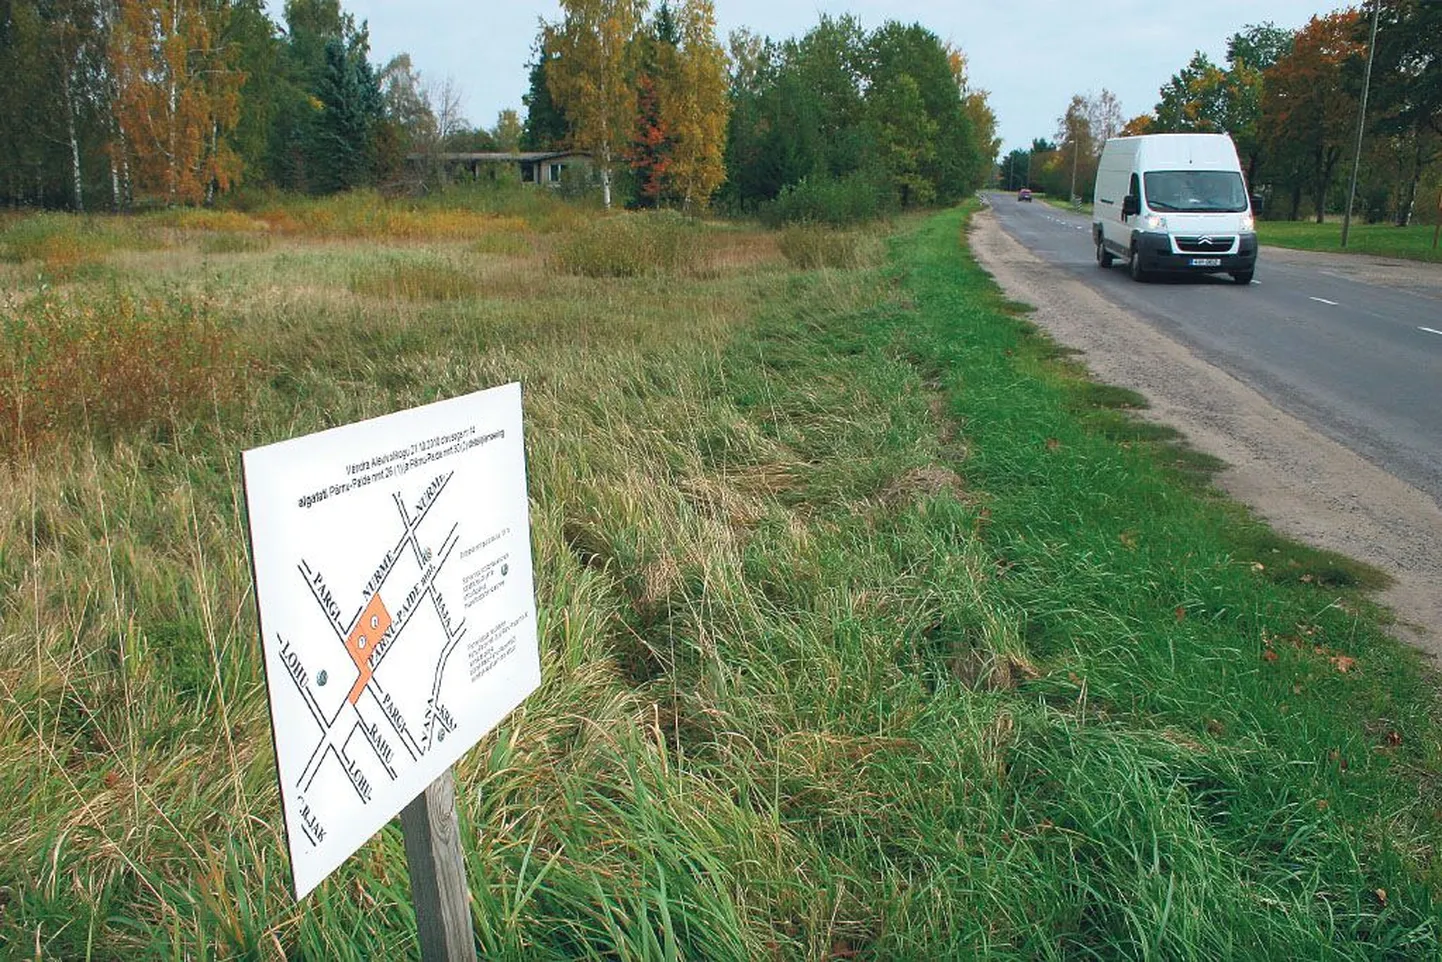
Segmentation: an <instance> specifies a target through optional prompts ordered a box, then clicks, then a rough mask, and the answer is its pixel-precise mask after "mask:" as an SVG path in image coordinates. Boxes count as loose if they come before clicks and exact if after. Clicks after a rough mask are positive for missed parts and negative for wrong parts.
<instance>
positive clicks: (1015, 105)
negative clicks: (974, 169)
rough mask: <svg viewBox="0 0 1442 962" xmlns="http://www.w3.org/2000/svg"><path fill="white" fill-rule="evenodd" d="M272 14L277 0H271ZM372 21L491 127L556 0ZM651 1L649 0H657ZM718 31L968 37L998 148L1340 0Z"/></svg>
mask: <svg viewBox="0 0 1442 962" xmlns="http://www.w3.org/2000/svg"><path fill="white" fill-rule="evenodd" d="M268 2H269V5H270V9H271V12H272V15H273V16H274V17H276V19H280V9H281V7H282V2H281V0H268ZM341 2H342V6H343V7H344V9H345V10H347V11H348V12H350V13H352V14H354V15H355V17H356V19H357V20H365V21H368V22H369V23H370V37H371V59H372V60H373V61H375V62H377V63H384V62H385V61H387V60H389V59H390V58H391V57H392V56H393V55H395V54H397V53H401V52H406V53H409V54H410V55H411V61H412V63H413V64H414V65H415V68H416V69H417V70H419V71H420V72H421V76H422V78H423V79H424V80H426V81H428V82H435V81H439V80H442V79H443V78H445V77H447V76H449V77H451V78H453V79H454V80H455V82H456V83H457V84H458V85H459V86H460V89H461V92H462V95H463V103H464V112H465V115H466V117H467V119H468V120H469V121H470V122H471V123H472V124H473V125H476V126H480V127H492V126H494V125H495V122H496V115H497V114H498V113H499V112H500V111H501V110H502V109H504V108H506V107H513V108H515V109H517V110H520V111H522V116H523V117H524V110H523V108H522V106H521V95H522V94H524V93H525V91H526V81H527V74H526V67H525V64H526V62H527V61H528V60H529V59H530V57H531V53H530V51H531V46H532V44H533V43H534V41H535V38H536V34H537V32H538V30H539V27H538V24H539V22H540V20H541V19H543V18H544V19H546V20H557V19H559V16H560V6H559V4H558V3H557V2H556V0H513V2H498V0H479V2H475V0H472V2H465V0H341ZM653 2H654V0H653ZM715 3H716V19H717V26H718V33H719V35H720V38H721V41H722V43H723V44H724V43H725V38H726V35H727V34H728V33H729V32H730V31H731V30H733V29H735V28H737V27H743V26H744V27H749V28H750V29H752V30H754V31H755V32H757V33H759V34H762V35H764V36H769V37H771V38H772V39H776V40H781V39H785V38H787V37H794V36H800V35H801V34H803V33H805V32H806V31H807V30H808V29H809V28H810V27H811V26H813V25H814V24H815V23H816V22H817V20H818V19H820V16H821V14H823V13H827V14H832V15H839V14H842V13H851V14H854V15H855V16H856V17H857V18H858V19H860V21H861V22H862V25H863V26H864V27H866V28H867V29H871V28H874V27H876V26H879V25H880V24H881V23H883V22H885V21H886V20H900V21H902V22H905V23H911V22H917V23H920V24H922V25H923V26H925V27H926V28H928V29H929V30H931V31H932V32H933V33H935V34H936V35H937V36H939V37H941V39H943V40H949V41H951V42H952V43H954V44H956V45H957V46H959V47H960V48H961V49H962V50H963V51H965V53H966V55H967V58H968V60H969V61H970V64H971V82H972V84H973V86H977V87H981V88H983V89H985V90H987V91H989V92H990V98H989V101H990V103H991V107H992V110H994V111H995V112H996V116H997V124H998V133H999V134H1000V136H1001V138H1002V140H1003V141H1004V144H1003V148H1002V150H1003V152H1005V151H1007V150H1010V149H1012V148H1013V147H1025V146H1027V145H1029V144H1030V143H1031V140H1032V138H1033V137H1047V138H1051V137H1052V136H1053V135H1054V134H1055V132H1056V127H1057V118H1058V117H1059V116H1061V114H1062V113H1063V112H1064V111H1065V110H1066V106H1067V104H1068V103H1069V102H1070V100H1071V96H1072V94H1074V93H1081V94H1095V93H1099V92H1100V91H1101V90H1102V88H1103V87H1105V88H1107V89H1109V90H1111V91H1112V92H1113V93H1115V94H1116V95H1117V97H1118V98H1120V100H1121V104H1122V110H1123V112H1124V113H1125V114H1126V116H1127V117H1132V116H1135V115H1136V114H1140V113H1145V112H1147V111H1149V110H1151V108H1152V106H1153V105H1154V104H1155V103H1156V101H1157V90H1158V88H1159V87H1161V85H1162V84H1163V83H1165V82H1166V81H1167V79H1168V78H1169V77H1170V76H1171V75H1172V74H1174V73H1176V72H1177V71H1178V70H1180V69H1181V68H1182V67H1183V66H1185V65H1186V63H1187V61H1188V60H1189V59H1191V56H1192V53H1193V51H1196V50H1201V51H1203V52H1205V53H1207V54H1208V55H1210V56H1211V57H1212V59H1213V60H1214V61H1217V62H1218V63H1220V62H1221V61H1222V60H1223V58H1224V56H1225V53H1226V42H1227V37H1228V36H1230V35H1231V34H1233V33H1235V32H1236V31H1238V30H1240V29H1241V28H1242V27H1243V26H1246V25H1248V24H1255V23H1263V22H1267V21H1270V22H1272V23H1275V24H1276V25H1277V26H1280V27H1289V28H1296V27H1300V26H1302V25H1303V24H1304V23H1306V22H1307V20H1308V19H1310V18H1311V17H1312V16H1313V15H1315V14H1319V13H1326V12H1330V11H1331V10H1334V9H1338V8H1339V7H1340V6H1342V4H1326V3H1321V2H1319V0H1207V2H1205V3H1179V2H1176V0H1109V2H1106V3H1082V2H1077V0H1001V2H997V0H990V2H978V0H949V2H948V0H850V2H830V0H821V2H817V0H812V2H805V3H793V2H790V0H715Z"/></svg>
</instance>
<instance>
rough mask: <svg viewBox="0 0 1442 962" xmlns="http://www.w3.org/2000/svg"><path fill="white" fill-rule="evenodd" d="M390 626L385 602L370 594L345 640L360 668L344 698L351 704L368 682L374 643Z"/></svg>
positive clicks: (382, 636) (352, 657) (376, 642)
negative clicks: (363, 609) (369, 598)
mask: <svg viewBox="0 0 1442 962" xmlns="http://www.w3.org/2000/svg"><path fill="white" fill-rule="evenodd" d="M390 627H391V613H390V612H389V611H387V610H386V606H385V602H383V601H381V596H380V595H378V594H375V595H371V600H370V601H369V602H367V603H366V608H365V611H363V612H361V616H360V620H359V621H357V622H356V626H355V628H354V629H353V630H352V631H351V633H350V637H349V638H347V639H346V640H345V650H346V651H348V652H350V657H351V661H353V662H355V666H356V668H358V669H360V677H359V678H357V679H356V680H355V684H354V685H352V686H351V689H350V694H349V695H347V696H346V700H347V701H349V702H350V703H351V704H352V705H354V704H355V703H356V702H357V701H358V700H360V696H361V692H363V691H365V687H366V685H369V684H370V680H371V674H372V670H371V663H370V661H371V656H372V655H374V654H375V650H376V645H378V644H379V643H380V640H381V639H382V638H384V637H385V633H386V632H387V631H389V630H390Z"/></svg>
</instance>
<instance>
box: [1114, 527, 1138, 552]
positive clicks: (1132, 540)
mask: <svg viewBox="0 0 1442 962" xmlns="http://www.w3.org/2000/svg"><path fill="white" fill-rule="evenodd" d="M1117 538H1118V539H1119V540H1120V541H1121V543H1122V544H1124V545H1126V547H1127V548H1128V549H1129V550H1131V551H1135V550H1137V536H1136V535H1134V534H1132V533H1131V532H1130V531H1123V532H1122V533H1121V534H1119V535H1117Z"/></svg>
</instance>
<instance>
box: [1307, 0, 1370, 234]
mask: <svg viewBox="0 0 1442 962" xmlns="http://www.w3.org/2000/svg"><path fill="white" fill-rule="evenodd" d="M1381 11H1382V0H1372V39H1371V40H1370V41H1369V42H1368V43H1367V69H1366V70H1365V71H1363V73H1362V106H1361V109H1359V110H1358V112H1357V150H1356V152H1355V153H1354V154H1353V155H1352V185H1351V186H1350V187H1349V188H1347V213H1345V214H1343V215H1342V246H1343V247H1346V246H1347V234H1348V232H1350V231H1351V229H1352V203H1353V201H1355V200H1356V198H1357V171H1358V170H1359V169H1360V168H1361V166H1362V131H1363V130H1364V129H1365V128H1366V126H1367V93H1368V91H1369V90H1370V89H1371V87H1372V57H1373V55H1374V54H1376V52H1377V17H1378V15H1379V14H1380V13H1381ZM1318 213H1319V214H1320V211H1319V212H1318Z"/></svg>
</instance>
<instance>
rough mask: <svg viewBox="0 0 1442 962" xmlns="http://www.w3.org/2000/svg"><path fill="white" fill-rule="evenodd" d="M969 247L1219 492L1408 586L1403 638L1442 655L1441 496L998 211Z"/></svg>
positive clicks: (1419, 272)
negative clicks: (1396, 472)
mask: <svg viewBox="0 0 1442 962" xmlns="http://www.w3.org/2000/svg"><path fill="white" fill-rule="evenodd" d="M970 245H971V249H972V252H973V254H974V255H975V256H976V259H977V261H978V262H980V264H981V265H982V267H983V268H985V269H986V270H987V271H988V272H989V273H990V274H991V275H992V276H993V277H994V278H995V279H996V282H997V283H998V284H999V285H1000V286H1001V287H1002V289H1003V290H1004V291H1006V293H1007V296H1009V297H1011V298H1014V299H1016V300H1018V301H1023V302H1025V303H1028V304H1031V305H1034V306H1035V307H1036V313H1035V314H1033V315H1030V319H1031V320H1033V321H1035V322H1036V323H1037V324H1038V325H1040V326H1041V327H1042V328H1043V329H1045V330H1046V331H1047V332H1048V333H1049V334H1050V335H1051V336H1052V337H1053V338H1055V339H1056V340H1057V341H1058V342H1060V343H1062V344H1065V345H1067V346H1069V347H1073V348H1076V349H1078V350H1081V351H1083V352H1084V353H1085V355H1086V362H1087V366H1088V367H1089V368H1090V369H1091V371H1092V372H1093V373H1094V374H1095V375H1096V376H1097V378H1099V379H1100V380H1102V381H1104V382H1106V383H1109V384H1116V385H1119V386H1122V387H1128V388H1131V389H1133V390H1135V391H1139V392H1141V394H1142V395H1144V396H1145V397H1146V398H1147V399H1148V401H1149V402H1150V403H1151V408H1150V410H1149V411H1147V412H1146V416H1148V417H1151V418H1153V419H1155V420H1158V421H1162V422H1165V423H1167V424H1170V425H1172V426H1173V427H1176V428H1177V429H1179V430H1181V431H1182V432H1183V433H1185V434H1186V435H1187V438H1188V440H1189V441H1190V442H1191V444H1192V445H1193V446H1195V447H1196V448H1198V449H1200V450H1202V451H1206V452H1207V453H1209V454H1212V455H1215V456H1217V457H1219V458H1221V459H1223V460H1224V461H1226V462H1227V464H1228V465H1230V467H1228V468H1227V470H1225V471H1224V472H1222V473H1221V474H1220V475H1219V476H1218V478H1217V484H1218V485H1219V486H1220V487H1221V488H1223V489H1224V490H1225V491H1227V492H1228V493H1229V494H1231V495H1232V496H1233V497H1235V498H1237V499H1238V500H1240V501H1242V502H1243V503H1245V504H1247V505H1249V506H1251V507H1252V509H1253V510H1254V511H1255V512H1256V513H1257V514H1258V515H1260V516H1261V517H1263V518H1265V519H1266V520H1267V521H1268V522H1269V523H1270V524H1271V525H1272V526H1273V527H1274V528H1276V529H1277V530H1278V531H1280V532H1282V533H1283V534H1286V535H1288V536H1289V537H1293V538H1296V539H1298V540H1300V541H1304V542H1306V543H1308V544H1312V545H1315V546H1317V547H1320V548H1326V549H1329V550H1332V551H1337V552H1340V553H1341V554H1345V555H1347V556H1349V557H1352V558H1356V559H1358V560H1360V561H1365V562H1368V563H1370V564H1372V565H1375V566H1376V567H1378V568H1380V569H1382V570H1383V571H1386V572H1387V573H1388V574H1390V575H1391V576H1392V577H1393V578H1394V579H1396V582H1395V584H1394V585H1393V586H1392V587H1391V588H1389V589H1388V590H1387V591H1385V592H1383V593H1382V595H1381V598H1380V600H1381V601H1382V603H1384V604H1386V605H1388V606H1389V607H1391V608H1392V610H1393V611H1394V612H1396V615H1397V620H1398V629H1397V632H1396V634H1397V635H1398V637H1400V638H1402V639H1403V640H1405V641H1408V642H1411V643H1412V644H1414V645H1416V646H1417V647H1419V648H1421V649H1422V650H1424V651H1426V652H1428V653H1429V654H1431V655H1433V656H1438V655H1442V509H1439V507H1438V505H1437V504H1436V503H1435V502H1434V501H1433V500H1432V499H1431V498H1430V497H1428V496H1427V495H1425V494H1423V493H1422V492H1421V491H1418V490H1417V489H1416V488H1413V487H1412V486H1411V485H1408V484H1406V483H1404V482H1402V481H1399V480H1398V479H1397V478H1394V477H1393V476H1392V475H1390V474H1388V473H1386V472H1385V471H1383V470H1381V469H1380V468H1377V467H1374V466H1373V465H1372V464H1371V463H1369V462H1368V461H1365V460H1364V459H1362V458H1361V457H1360V456H1358V455H1356V454H1354V453H1352V452H1351V451H1349V450H1348V449H1347V448H1344V447H1342V446H1341V445H1339V444H1337V443H1336V442H1335V441H1332V440H1330V439H1329V438H1326V437H1324V436H1323V435H1321V434H1319V433H1317V432H1316V431H1313V430H1312V429H1311V428H1309V427H1307V425H1306V424H1304V423H1303V422H1302V421H1300V420H1299V419H1297V418H1295V417H1293V416H1292V415H1290V414H1287V413H1285V412H1283V411H1281V410H1279V409H1277V408H1276V407H1274V406H1272V404H1271V403H1270V402H1268V401H1267V399H1266V398H1265V397H1263V396H1262V395H1261V394H1259V393H1258V392H1256V391H1255V390H1253V389H1252V388H1249V387H1247V386H1246V385H1244V384H1242V383H1241V382H1240V381H1238V380H1237V379H1236V378H1234V377H1232V376H1231V375H1229V374H1227V373H1225V372H1223V371H1222V370H1220V369H1219V368H1216V367H1214V366H1213V365H1211V364H1208V363H1207V362H1206V361H1204V360H1202V359H1201V358H1199V357H1197V356H1196V355H1194V354H1193V353H1192V352H1191V351H1189V350H1188V349H1187V348H1185V347H1183V346H1182V345H1180V344H1178V343H1177V342H1175V341H1173V340H1171V339H1170V338H1168V337H1166V336H1165V335H1164V334H1162V333H1161V332H1159V331H1158V330H1156V329H1155V328H1153V327H1152V326H1151V325H1150V324H1148V323H1147V322H1146V321H1145V320H1144V319H1142V318H1141V317H1139V316H1138V315H1136V314H1134V313H1132V312H1130V311H1128V310H1126V309H1124V308H1121V307H1119V306H1117V305H1116V304H1113V303H1112V302H1111V301H1108V300H1107V299H1106V298H1104V297H1102V296H1101V294H1099V293H1097V292H1096V291H1095V290H1093V289H1092V288H1090V287H1088V286H1087V285H1086V284H1084V283H1082V282H1081V281H1078V280H1077V279H1075V278H1074V277H1072V276H1071V275H1069V274H1068V273H1067V272H1066V271H1064V270H1062V269H1060V268H1056V267H1052V266H1050V265H1048V264H1046V263H1045V262H1044V261H1042V260H1040V259H1039V258H1037V257H1035V256H1033V255H1032V254H1031V253H1030V252H1029V251H1028V250H1026V248H1024V247H1023V246H1022V245H1020V244H1019V243H1017V242H1016V241H1015V240H1013V239H1012V237H1011V236H1010V235H1009V234H1007V233H1006V232H1005V231H1004V230H1003V229H1002V228H1001V226H1000V224H999V223H998V221H997V218H996V216H995V215H994V214H993V213H992V212H991V211H990V210H984V211H982V212H981V213H979V214H978V215H977V216H976V217H975V218H973V221H972V230H971V234H970ZM1263 256H1264V257H1270V256H1277V257H1278V259H1286V260H1287V261H1289V262H1296V261H1298V260H1300V259H1304V258H1308V257H1312V258H1318V259H1321V260H1319V266H1323V267H1324V268H1326V269H1330V270H1338V271H1346V272H1349V273H1356V272H1367V273H1368V274H1369V279H1372V275H1375V281H1374V282H1382V283H1393V284H1398V285H1402V286H1409V287H1411V286H1417V287H1431V286H1433V285H1437V286H1439V287H1442V280H1439V277H1438V274H1437V272H1435V271H1434V270H1429V269H1427V268H1423V267H1421V266H1420V265H1407V264H1402V263H1398V262H1391V261H1381V260H1380V259H1365V260H1351V261H1348V260H1344V259H1341V258H1337V257H1335V256H1329V255H1325V254H1307V253H1306V252H1302V251H1286V252H1284V253H1280V254H1275V253H1274V251H1273V250H1272V249H1268V250H1267V251H1265V252H1264V255H1263ZM1334 262H1335V263H1334Z"/></svg>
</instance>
